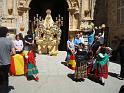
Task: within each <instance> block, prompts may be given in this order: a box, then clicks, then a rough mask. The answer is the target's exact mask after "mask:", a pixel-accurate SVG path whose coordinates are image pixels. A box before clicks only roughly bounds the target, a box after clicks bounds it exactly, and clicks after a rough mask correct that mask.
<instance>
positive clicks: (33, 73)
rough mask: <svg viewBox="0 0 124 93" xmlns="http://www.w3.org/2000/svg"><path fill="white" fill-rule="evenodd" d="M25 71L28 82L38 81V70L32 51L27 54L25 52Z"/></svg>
mask: <svg viewBox="0 0 124 93" xmlns="http://www.w3.org/2000/svg"><path fill="white" fill-rule="evenodd" d="M26 55H27V58H26V61H27V65H26V66H27V71H26V69H25V71H26V72H27V74H26V77H27V79H28V80H30V79H34V80H35V81H39V77H38V69H37V66H36V60H35V56H34V53H33V51H32V50H30V51H29V52H27V54H26Z"/></svg>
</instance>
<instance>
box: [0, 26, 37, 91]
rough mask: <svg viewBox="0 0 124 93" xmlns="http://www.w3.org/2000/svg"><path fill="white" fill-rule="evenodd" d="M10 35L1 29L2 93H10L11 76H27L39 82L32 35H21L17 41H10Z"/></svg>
mask: <svg viewBox="0 0 124 93" xmlns="http://www.w3.org/2000/svg"><path fill="white" fill-rule="evenodd" d="M8 33H9V30H8V28H6V27H0V93H8V83H9V79H8V77H9V75H12V76H14V75H25V76H26V78H27V79H28V80H32V79H33V80H35V81H38V80H39V78H38V69H37V66H36V61H35V52H34V51H35V48H34V47H35V44H34V38H33V36H32V34H31V33H30V31H29V32H28V33H27V35H26V36H25V37H24V38H23V35H22V34H21V33H19V34H17V35H16V36H15V40H10V38H9V37H6V36H7V35H8Z"/></svg>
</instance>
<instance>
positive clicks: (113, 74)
mask: <svg viewBox="0 0 124 93" xmlns="http://www.w3.org/2000/svg"><path fill="white" fill-rule="evenodd" d="M108 74H109V75H110V76H111V77H115V78H118V74H116V73H112V72H108Z"/></svg>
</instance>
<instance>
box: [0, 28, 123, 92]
mask: <svg viewBox="0 0 124 93" xmlns="http://www.w3.org/2000/svg"><path fill="white" fill-rule="evenodd" d="M8 32H9V30H8V28H6V27H0V93H8V92H5V90H7V91H8V83H9V79H8V77H9V76H8V73H10V74H9V75H25V76H26V77H27V79H28V80H30V79H34V80H36V81H38V80H39V78H38V69H37V65H36V61H35V56H36V55H35V52H36V45H35V44H34V38H33V35H32V33H31V32H30V31H28V32H27V35H26V36H25V37H23V35H22V34H21V33H19V34H17V35H16V36H15V40H13V41H11V40H10V39H9V38H7V37H6V36H7V34H8ZM83 34H85V36H86V37H87V40H88V41H87V42H86V40H85V38H84V37H83V36H84V35H83ZM123 41H124V40H122V41H121V43H120V45H119V48H118V49H119V51H120V53H121V56H122V57H121V59H120V62H121V73H120V76H118V77H119V78H120V79H122V78H124V68H123V66H124V65H123V63H124V62H123V61H124V57H123V56H124V55H123V53H124V52H123V51H124V43H123ZM111 52H112V49H111V48H110V47H108V46H107V43H106V39H105V32H104V31H95V30H93V31H90V32H88V33H83V32H80V33H78V34H76V36H73V35H69V39H68V41H67V57H66V62H67V64H68V67H69V68H71V69H73V70H75V73H74V79H75V81H77V82H78V81H84V80H85V78H87V77H88V76H90V75H91V74H92V75H94V76H96V77H99V80H100V81H101V84H102V85H104V84H105V80H104V79H107V77H108V63H109V57H110V56H111ZM20 62H21V63H20ZM3 91H4V92H3Z"/></svg>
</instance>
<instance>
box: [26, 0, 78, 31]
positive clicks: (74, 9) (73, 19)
mask: <svg viewBox="0 0 124 93" xmlns="http://www.w3.org/2000/svg"><path fill="white" fill-rule="evenodd" d="M31 1H32V0H28V7H29V5H30V3H31ZM66 2H67V4H68V6H69V9H68V11H69V31H72V30H74V31H75V30H77V29H78V24H79V0H66Z"/></svg>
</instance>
